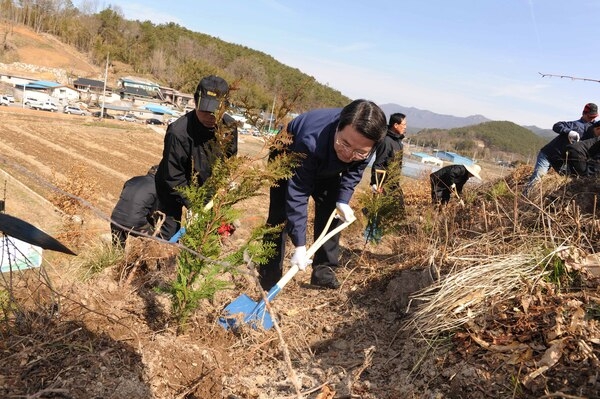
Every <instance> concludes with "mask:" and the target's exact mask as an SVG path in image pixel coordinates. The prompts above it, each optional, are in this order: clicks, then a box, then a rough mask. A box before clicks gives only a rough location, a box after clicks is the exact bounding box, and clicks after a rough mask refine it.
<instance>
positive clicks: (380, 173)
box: [375, 169, 387, 191]
mask: <svg viewBox="0 0 600 399" xmlns="http://www.w3.org/2000/svg"><path fill="white" fill-rule="evenodd" d="M386 173H387V172H386V171H385V170H384V169H375V186H376V187H377V190H378V191H379V190H380V189H381V186H382V185H383V181H384V180H385V174H386Z"/></svg>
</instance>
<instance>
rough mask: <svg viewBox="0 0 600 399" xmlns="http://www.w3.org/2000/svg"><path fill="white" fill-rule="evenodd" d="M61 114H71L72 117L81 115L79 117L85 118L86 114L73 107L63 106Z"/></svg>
mask: <svg viewBox="0 0 600 399" xmlns="http://www.w3.org/2000/svg"><path fill="white" fill-rule="evenodd" d="M63 112H64V113H65V114H73V115H81V116H85V115H86V114H87V113H86V112H85V111H84V110H82V109H81V108H79V107H76V106H74V105H65V107H64V108H63Z"/></svg>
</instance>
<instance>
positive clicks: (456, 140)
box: [411, 121, 547, 159]
mask: <svg viewBox="0 0 600 399" xmlns="http://www.w3.org/2000/svg"><path fill="white" fill-rule="evenodd" d="M411 138H412V139H413V140H414V141H418V142H419V144H420V145H422V146H425V147H432V148H437V149H440V150H445V151H456V152H459V153H463V154H475V155H474V157H475V158H490V157H493V156H494V155H495V153H510V154H517V155H520V156H521V157H522V158H523V159H526V158H532V157H534V156H535V154H537V152H538V151H539V149H540V148H541V147H542V146H543V145H544V144H546V142H547V140H546V139H544V138H542V137H540V136H538V135H536V134H535V133H533V132H532V131H531V130H529V129H526V128H524V127H522V126H519V125H517V124H515V123H513V122H508V121H492V122H484V123H480V124H478V125H471V126H465V127H459V128H454V129H450V130H446V129H423V130H421V131H420V132H419V133H418V134H416V135H414V136H411Z"/></svg>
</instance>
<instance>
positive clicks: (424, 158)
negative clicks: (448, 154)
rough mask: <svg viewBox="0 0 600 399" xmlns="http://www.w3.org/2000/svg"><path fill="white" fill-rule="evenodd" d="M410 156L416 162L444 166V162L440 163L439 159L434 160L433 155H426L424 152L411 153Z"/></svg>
mask: <svg viewBox="0 0 600 399" xmlns="http://www.w3.org/2000/svg"><path fill="white" fill-rule="evenodd" d="M410 155H411V156H413V157H414V158H415V159H416V160H418V161H419V162H421V163H426V164H431V165H438V166H442V165H443V164H444V161H442V160H441V159H439V158H436V157H434V156H433V155H430V154H426V153H424V152H411V153H410Z"/></svg>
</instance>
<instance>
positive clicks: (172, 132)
mask: <svg viewBox="0 0 600 399" xmlns="http://www.w3.org/2000/svg"><path fill="white" fill-rule="evenodd" d="M228 93H229V85H228V84H227V82H226V81H225V80H224V79H222V78H220V77H218V76H214V75H211V76H207V77H205V78H203V79H202V80H200V83H199V84H198V87H197V88H196V92H195V93H194V102H195V105H196V108H195V109H194V110H193V111H190V112H188V113H187V114H185V115H183V116H182V117H180V118H179V119H177V120H176V121H175V122H173V123H171V124H170V125H169V127H168V128H167V133H166V135H165V141H164V143H165V145H164V149H163V157H162V160H161V161H160V164H159V166H158V171H157V173H156V192H157V194H158V200H159V204H158V208H159V209H158V210H159V211H161V212H163V213H164V214H165V221H164V222H163V225H162V227H161V231H160V236H161V238H163V239H166V240H168V239H170V238H171V237H172V236H173V235H174V234H175V233H176V232H177V231H178V230H179V227H180V224H181V215H182V212H183V211H182V207H183V206H185V207H186V208H188V209H190V202H189V199H187V198H186V197H185V196H184V195H182V193H181V192H179V191H178V190H177V189H178V188H182V187H186V186H190V185H191V184H192V181H193V180H195V179H197V183H198V185H202V184H204V182H205V181H206V180H207V179H208V178H209V177H210V175H211V174H212V165H213V163H214V161H215V160H216V159H218V158H220V157H223V156H226V157H231V156H235V155H236V154H237V142H238V132H237V125H236V121H235V120H234V119H233V118H232V117H231V116H229V115H227V114H224V115H223V119H222V126H219V128H221V127H222V128H224V129H226V130H227V131H226V132H224V136H225V138H226V139H227V140H228V145H227V148H226V150H225V153H224V154H216V153H214V148H215V147H214V144H215V143H216V139H217V137H216V130H217V118H216V116H215V113H216V111H218V110H219V109H221V107H222V106H223V104H224V101H225V99H226V97H227V94H228Z"/></svg>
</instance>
